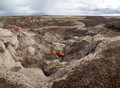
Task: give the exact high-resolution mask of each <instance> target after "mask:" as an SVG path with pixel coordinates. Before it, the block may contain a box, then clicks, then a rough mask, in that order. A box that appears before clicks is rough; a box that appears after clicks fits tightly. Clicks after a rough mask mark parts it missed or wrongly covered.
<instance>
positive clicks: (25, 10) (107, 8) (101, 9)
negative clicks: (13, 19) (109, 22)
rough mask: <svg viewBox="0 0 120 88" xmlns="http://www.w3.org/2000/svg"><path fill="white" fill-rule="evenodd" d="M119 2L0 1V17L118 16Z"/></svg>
mask: <svg viewBox="0 0 120 88" xmlns="http://www.w3.org/2000/svg"><path fill="white" fill-rule="evenodd" d="M119 9H120V0H12V1H11V0H1V1H0V14H1V15H7V14H8V15H10V14H11V15H23V14H24V15H31V14H33V15H34V14H37V15H38V14H41V13H44V14H47V15H118V16H119V15H120V10H119Z"/></svg>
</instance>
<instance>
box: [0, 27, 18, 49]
mask: <svg viewBox="0 0 120 88" xmlns="http://www.w3.org/2000/svg"><path fill="white" fill-rule="evenodd" d="M0 40H2V41H3V42H4V43H9V44H10V45H12V46H14V48H17V47H18V46H19V41H18V38H17V35H14V34H13V33H12V32H11V31H10V30H7V29H2V28H0Z"/></svg>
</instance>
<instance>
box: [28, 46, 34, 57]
mask: <svg viewBox="0 0 120 88" xmlns="http://www.w3.org/2000/svg"><path fill="white" fill-rule="evenodd" d="M28 53H30V54H32V55H34V54H35V48H33V47H31V46H30V47H28Z"/></svg>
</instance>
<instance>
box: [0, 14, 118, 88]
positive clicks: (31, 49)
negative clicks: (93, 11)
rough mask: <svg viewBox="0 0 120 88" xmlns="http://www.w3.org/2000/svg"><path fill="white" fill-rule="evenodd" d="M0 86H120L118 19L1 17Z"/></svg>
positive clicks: (55, 87)
mask: <svg viewBox="0 0 120 88" xmlns="http://www.w3.org/2000/svg"><path fill="white" fill-rule="evenodd" d="M0 88H120V18H119V17H101V16H96V17H94V16H87V17H80V16H76V17H75V16H3V17H2V16H1V17H0Z"/></svg>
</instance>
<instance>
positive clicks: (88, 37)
mask: <svg viewBox="0 0 120 88" xmlns="http://www.w3.org/2000/svg"><path fill="white" fill-rule="evenodd" d="M92 38H93V37H92V36H85V38H84V39H83V40H85V41H87V42H92Z"/></svg>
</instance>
